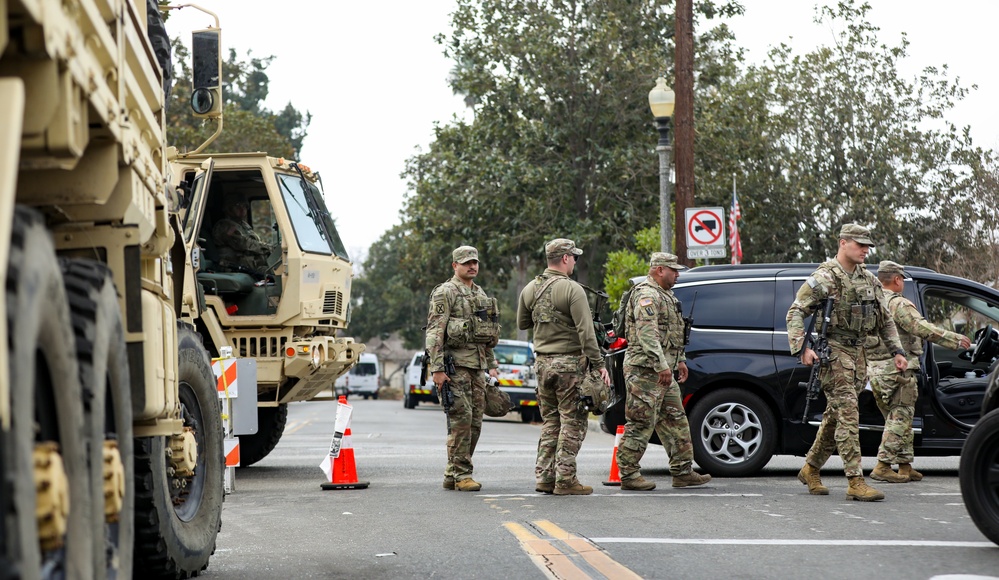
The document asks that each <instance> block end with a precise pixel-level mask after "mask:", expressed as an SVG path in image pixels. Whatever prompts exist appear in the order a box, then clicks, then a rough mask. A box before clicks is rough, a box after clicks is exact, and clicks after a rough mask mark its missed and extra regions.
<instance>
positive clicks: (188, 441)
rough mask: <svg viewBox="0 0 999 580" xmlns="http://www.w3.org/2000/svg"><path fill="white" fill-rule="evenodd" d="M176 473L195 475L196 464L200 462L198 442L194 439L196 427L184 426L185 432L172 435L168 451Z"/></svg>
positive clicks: (184, 475)
mask: <svg viewBox="0 0 999 580" xmlns="http://www.w3.org/2000/svg"><path fill="white" fill-rule="evenodd" d="M167 456H168V457H169V458H170V466H171V467H173V469H174V474H175V475H178V476H180V477H191V476H192V475H194V466H195V465H196V464H197V463H198V443H197V441H196V440H195V439H194V429H191V428H190V427H184V432H183V433H181V434H179V435H174V436H172V437H170V447H169V451H168V453H167Z"/></svg>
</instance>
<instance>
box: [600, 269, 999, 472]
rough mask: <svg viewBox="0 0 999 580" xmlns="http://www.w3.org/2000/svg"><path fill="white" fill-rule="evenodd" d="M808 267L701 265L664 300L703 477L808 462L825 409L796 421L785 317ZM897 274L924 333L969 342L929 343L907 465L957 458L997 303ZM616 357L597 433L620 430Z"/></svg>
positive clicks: (870, 425) (986, 358)
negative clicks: (679, 329)
mask: <svg viewBox="0 0 999 580" xmlns="http://www.w3.org/2000/svg"><path fill="white" fill-rule="evenodd" d="M816 267H817V264H760V265H741V266H704V267H699V268H694V269H691V270H689V271H685V272H683V273H682V274H681V275H680V279H679V282H678V284H677V285H676V286H675V287H674V289H673V291H674V293H675V294H676V296H677V297H678V298H679V299H680V300H681V302H682V304H683V313H684V315H685V316H689V315H692V316H693V329H692V331H691V335H690V344H689V345H687V349H686V354H687V367H688V369H689V371H690V372H689V377H688V379H687V381H686V382H685V383H684V384H683V385H681V392H682V397H683V403H684V407H685V408H686V411H687V416H688V418H689V420H690V430H691V439H692V442H693V447H694V458H695V460H696V461H697V463H698V465H699V466H700V467H701V468H703V469H704V470H706V471H708V472H709V473H711V474H713V475H718V476H744V475H750V474H753V473H756V472H758V471H760V470H761V469H762V468H763V466H765V465H766V464H767V463H768V462H769V461H770V458H771V457H772V456H773V455H775V454H788V455H798V456H804V455H806V453H807V452H808V448H809V447H810V446H811V444H812V441H813V440H814V438H815V433H816V430H817V427H818V425H819V422H820V421H821V418H822V411H823V410H824V408H825V398H824V397H823V396H820V398H819V400H818V401H816V402H814V403H812V404H811V406H810V407H809V411H810V413H809V416H808V417H807V420H805V421H802V413H803V411H804V407H805V389H804V388H803V387H801V386H800V385H799V383H800V382H804V381H807V380H808V374H809V367H806V366H804V365H801V364H800V363H799V362H798V360H797V359H796V358H795V357H792V356H791V353H790V350H789V348H788V343H787V327H786V324H785V317H786V315H787V309H788V307H789V306H790V304H791V302H792V301H793V299H794V295H795V293H796V292H797V290H798V288H799V287H800V286H801V284H802V283H803V282H804V281H805V279H806V278H807V277H808V276H809V275H811V273H812V272H813V271H814V270H815V268H816ZM869 269H871V270H872V271H876V268H875V267H869ZM905 270H906V272H907V273H908V275H909V276H911V278H906V284H905V291H904V295H905V296H906V297H907V298H909V299H910V300H912V301H913V302H914V303H915V304H916V307H917V308H918V309H919V310H920V312H921V313H922V314H923V315H924V316H925V317H926V318H927V319H928V320H929V321H930V322H932V323H934V324H937V325H939V326H942V327H944V328H947V329H950V330H954V331H956V332H960V333H962V334H966V335H968V336H972V335H974V336H975V341H976V344H975V345H973V348H972V349H970V350H966V351H958V350H950V349H946V348H944V347H942V346H940V345H936V344H930V345H929V346H928V348H927V349H926V352H925V353H924V355H923V359H922V361H921V366H922V369H921V371H920V374H919V377H918V382H919V399H918V401H917V403H916V409H915V417H914V419H913V428H914V431H915V453H916V456H917V457H919V456H929V455H937V456H943V455H958V454H960V453H961V447H962V446H963V444H964V441H965V439H966V437H967V436H968V433H969V432H970V431H971V429H972V427H973V426H974V424H975V423H976V422H977V421H978V418H979V416H980V413H981V411H980V409H981V405H982V398H983V395H984V393H985V387H986V384H987V382H988V377H987V373H988V369H989V367H990V364H991V362H992V361H993V359H994V358H995V357H996V356H997V354H999V339H997V337H999V332H997V331H996V327H997V326H999V292H997V291H996V290H994V289H992V288H988V287H986V286H983V285H981V284H978V283H977V282H973V281H971V280H966V279H963V278H957V277H954V276H947V275H944V274H939V273H937V272H934V271H932V270H929V269H926V268H918V267H906V268H905ZM641 279H643V278H636V279H635V280H633V281H640V280H641ZM695 297H696V301H695ZM691 309H693V312H691ZM806 323H807V321H806ZM976 329H977V331H976ZM623 358H624V350H623V349H622V348H617V349H615V350H611V351H610V352H609V353H608V356H607V361H608V367H609V369H610V371H611V373H612V375H613V378H614V389H615V395H616V397H617V399H618V400H617V401H616V402H615V404H614V405H612V406H611V407H610V408H609V409H608V411H607V412H606V413H605V414H604V415H603V416H602V418H601V427H602V428H603V430H604V431H606V432H608V433H614V432H615V431H616V428H617V426H618V425H620V424H623V423H624V396H625V395H624V393H625V388H624V378H623V372H622V368H621V367H622V361H623ZM859 406H860V442H861V450H862V453H863V454H864V455H867V456H872V455H874V454H875V453H876V452H877V448H878V445H879V443H880V441H881V434H882V431H883V430H884V419H883V417H882V415H881V412H880V411H879V410H878V408H877V405H876V404H875V401H874V398H873V395H872V394H871V392H870V390H865V391H864V392H862V393H861V395H860V397H859ZM993 485H996V484H995V482H993Z"/></svg>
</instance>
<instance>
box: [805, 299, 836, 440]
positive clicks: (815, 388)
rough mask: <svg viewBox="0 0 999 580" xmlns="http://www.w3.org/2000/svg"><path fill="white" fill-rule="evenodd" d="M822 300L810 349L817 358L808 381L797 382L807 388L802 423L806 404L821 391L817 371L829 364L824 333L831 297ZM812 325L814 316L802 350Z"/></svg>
mask: <svg viewBox="0 0 999 580" xmlns="http://www.w3.org/2000/svg"><path fill="white" fill-rule="evenodd" d="M823 302H824V304H823V307H822V324H821V325H820V326H819V335H818V337H817V338H816V339H815V340H814V342H813V344H812V350H814V351H815V354H816V355H818V357H819V360H817V361H816V362H814V363H812V372H811V374H809V375H808V382H807V383H798V387H799V388H801V387H804V388H805V389H807V391H806V393H805V410H804V412H802V414H801V422H802V423H804V422H806V421H808V405H809V404H810V403H811V402H812V401H814V400H815V399H818V398H819V393H820V392H821V391H822V384H821V383H820V382H819V372H820V371H821V369H822V368H823V367H826V366H828V365H829V338H828V337H827V336H826V334H827V332H828V330H829V321H830V319H831V318H832V308H833V299H832V298H826V299H825V300H824V301H823ZM816 316H817V315H816ZM814 326H815V318H812V322H811V324H809V327H808V332H807V333H806V336H805V346H803V347H802V349H801V351H802V352H805V348H807V347H808V342H809V341H811V336H812V332H811V331H812V328H814Z"/></svg>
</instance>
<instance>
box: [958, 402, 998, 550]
mask: <svg viewBox="0 0 999 580" xmlns="http://www.w3.org/2000/svg"><path fill="white" fill-rule="evenodd" d="M957 473H958V476H959V478H960V480H961V495H962V496H963V498H964V505H965V507H966V508H967V509H968V515H970V516H971V521H973V522H975V525H976V526H978V529H979V530H981V532H982V534H984V535H985V537H987V538H988V539H990V540H992V541H993V542H995V543H996V544H999V410H995V411H992V412H991V413H989V414H988V415H985V416H984V417H982V418H981V419H979V421H978V423H976V424H975V427H974V429H972V430H971V433H969V434H968V439H967V440H966V441H965V442H964V449H963V450H962V451H961V463H960V466H959V468H958V470H957Z"/></svg>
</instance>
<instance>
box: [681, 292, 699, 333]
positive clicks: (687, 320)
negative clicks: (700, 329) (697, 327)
mask: <svg viewBox="0 0 999 580" xmlns="http://www.w3.org/2000/svg"><path fill="white" fill-rule="evenodd" d="M694 306H697V292H694V299H693V300H691V301H690V315H689V316H683V312H681V313H680V317H681V318H683V346H687V345H688V344H690V330H691V329H692V328H693V327H694Z"/></svg>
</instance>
